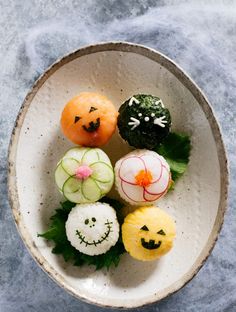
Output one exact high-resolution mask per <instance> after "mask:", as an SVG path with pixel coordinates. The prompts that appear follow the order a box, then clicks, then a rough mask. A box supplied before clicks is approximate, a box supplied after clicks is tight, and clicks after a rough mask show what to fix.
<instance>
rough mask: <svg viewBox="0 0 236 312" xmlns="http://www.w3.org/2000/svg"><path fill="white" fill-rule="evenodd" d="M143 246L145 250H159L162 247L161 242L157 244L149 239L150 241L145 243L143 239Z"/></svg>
mask: <svg viewBox="0 0 236 312" xmlns="http://www.w3.org/2000/svg"><path fill="white" fill-rule="evenodd" d="M141 244H142V246H143V248H146V249H149V250H152V249H157V248H159V247H160V246H161V241H159V242H158V243H157V244H156V242H155V240H154V239H149V241H145V238H141Z"/></svg>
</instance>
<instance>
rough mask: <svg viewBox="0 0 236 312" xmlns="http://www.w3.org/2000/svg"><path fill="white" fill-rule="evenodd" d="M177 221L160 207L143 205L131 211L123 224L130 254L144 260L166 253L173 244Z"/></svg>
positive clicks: (125, 243) (126, 245)
mask: <svg viewBox="0 0 236 312" xmlns="http://www.w3.org/2000/svg"><path fill="white" fill-rule="evenodd" d="M174 238H175V223H174V221H173V219H172V218H171V217H170V216H169V215H168V214H167V213H166V212H164V211H162V210H161V209H160V208H157V207H154V206H151V207H141V208H138V209H136V210H135V211H134V212H133V213H130V214H129V215H128V216H127V217H126V218H125V221H124V224H123V225H122V239H123V243H124V246H125V249H126V250H127V251H128V252H129V254H130V255H131V256H132V257H134V258H136V259H138V260H143V261H150V260H155V259H158V258H160V257H161V256H163V255H165V254H166V253H167V252H168V251H169V250H170V249H171V248H172V245H173V240H174Z"/></svg>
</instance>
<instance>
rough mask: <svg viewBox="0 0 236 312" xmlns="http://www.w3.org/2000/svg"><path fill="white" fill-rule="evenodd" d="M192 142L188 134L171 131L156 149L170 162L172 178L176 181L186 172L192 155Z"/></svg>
mask: <svg viewBox="0 0 236 312" xmlns="http://www.w3.org/2000/svg"><path fill="white" fill-rule="evenodd" d="M190 150H191V142H190V138H189V136H188V135H182V134H177V133H174V132H172V133H170V134H169V135H168V136H167V138H166V139H164V141H163V142H162V144H160V146H159V147H158V148H157V149H156V152H157V153H159V154H160V155H162V156H163V157H164V158H165V159H166V161H167V162H168V164H169V166H170V170H171V176H172V180H173V181H176V180H177V179H178V178H179V177H181V176H182V174H183V173H184V172H185V170H186V168H187V165H188V162H189V156H190Z"/></svg>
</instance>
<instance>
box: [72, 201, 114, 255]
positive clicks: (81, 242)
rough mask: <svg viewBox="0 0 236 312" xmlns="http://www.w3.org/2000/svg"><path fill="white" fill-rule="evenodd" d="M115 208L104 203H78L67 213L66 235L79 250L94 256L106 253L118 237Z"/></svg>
mask: <svg viewBox="0 0 236 312" xmlns="http://www.w3.org/2000/svg"><path fill="white" fill-rule="evenodd" d="M119 230H120V227H119V223H118V221H117V217H116V212H115V210H114V209H113V208H112V207H111V206H110V205H108V204H105V203H99V202H97V203H93V204H80V205H79V204H78V205H76V206H75V207H74V208H73V209H72V210H71V212H70V213H69V216H68V219H67V221H66V235H67V238H68V240H69V241H70V243H71V245H72V246H74V247H75V248H76V249H77V250H79V251H80V252H82V253H84V254H86V255H90V256H94V255H100V254H103V253H106V252H107V251H108V250H109V249H110V248H111V247H112V246H114V245H115V244H116V242H117V240H118V238H119Z"/></svg>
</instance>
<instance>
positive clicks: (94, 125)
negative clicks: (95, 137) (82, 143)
mask: <svg viewBox="0 0 236 312" xmlns="http://www.w3.org/2000/svg"><path fill="white" fill-rule="evenodd" d="M82 127H83V129H84V130H85V131H87V132H94V131H96V130H97V129H98V128H99V127H100V118H97V119H96V121H91V122H90V123H89V127H87V126H85V125H83V126H82Z"/></svg>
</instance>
